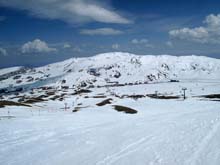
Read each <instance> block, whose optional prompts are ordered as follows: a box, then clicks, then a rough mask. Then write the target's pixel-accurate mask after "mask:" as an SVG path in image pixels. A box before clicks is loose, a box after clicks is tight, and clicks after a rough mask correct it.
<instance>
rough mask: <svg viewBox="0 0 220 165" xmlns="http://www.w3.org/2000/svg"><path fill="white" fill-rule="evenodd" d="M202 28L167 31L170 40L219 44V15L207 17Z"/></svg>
mask: <svg viewBox="0 0 220 165" xmlns="http://www.w3.org/2000/svg"><path fill="white" fill-rule="evenodd" d="M203 23H204V24H205V25H204V26H200V27H194V28H188V27H184V28H181V29H175V30H171V31H169V35H170V36H171V38H176V39H180V40H187V41H193V42H197V43H208V44H220V14H217V15H214V14H210V15H208V16H207V17H206V18H205V20H204V21H203Z"/></svg>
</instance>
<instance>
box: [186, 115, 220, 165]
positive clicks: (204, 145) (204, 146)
mask: <svg viewBox="0 0 220 165" xmlns="http://www.w3.org/2000/svg"><path fill="white" fill-rule="evenodd" d="M216 122H217V123H216V124H214V126H213V127H212V129H211V130H210V131H209V132H208V134H207V135H206V136H205V137H204V138H203V139H202V141H201V143H200V144H199V146H198V148H197V149H196V150H195V152H194V153H193V154H192V156H191V157H190V158H189V159H188V160H187V161H186V162H185V164H186V165H197V164H198V161H199V159H200V158H201V155H202V154H203V153H204V152H206V150H211V149H210V148H209V147H208V145H209V144H210V143H212V140H213V139H215V138H216V137H217V136H216V134H218V133H219V131H220V118H216ZM217 138H218V137H217ZM211 162H212V160H210V163H211Z"/></svg>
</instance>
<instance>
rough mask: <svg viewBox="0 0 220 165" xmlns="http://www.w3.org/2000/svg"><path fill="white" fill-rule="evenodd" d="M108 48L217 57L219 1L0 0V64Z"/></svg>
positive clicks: (49, 59)
mask: <svg viewBox="0 0 220 165" xmlns="http://www.w3.org/2000/svg"><path fill="white" fill-rule="evenodd" d="M110 51H123V52H130V53H135V54H141V55H147V54H155V55H158V54H171V55H191V54H196V55H205V56H210V57H215V58H220V1H219V0H179V1H176V0H136V1H133V0H105V1H103V0H102V1H101V0H38V1H35V0H29V1H27V0H0V67H8V66H16V65H25V66H39V65H44V64H48V63H52V62H55V61H60V60H64V59H67V58H71V57H84V56H91V55H95V54H97V53H103V52H110Z"/></svg>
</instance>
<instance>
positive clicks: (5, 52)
mask: <svg viewBox="0 0 220 165" xmlns="http://www.w3.org/2000/svg"><path fill="white" fill-rule="evenodd" d="M7 54H8V53H7V51H6V49H4V48H0V55H3V56H7Z"/></svg>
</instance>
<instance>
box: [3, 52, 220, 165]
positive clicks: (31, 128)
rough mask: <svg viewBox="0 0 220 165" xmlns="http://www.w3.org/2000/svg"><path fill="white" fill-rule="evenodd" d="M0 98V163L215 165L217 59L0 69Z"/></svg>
mask: <svg viewBox="0 0 220 165" xmlns="http://www.w3.org/2000/svg"><path fill="white" fill-rule="evenodd" d="M184 90H185V97H186V99H184V96H183V95H184ZM0 92H1V94H0V102H1V104H0V164H10V165H14V164H23V165H29V164H36V165H40V164H42V165H46V164H47V165H54V164H57V165H60V164H77V165H79V164H80V165H81V164H82V165H87V164H97V165H101V164H103V165H106V164H117V165H125V164H126V165H127V164H131V165H133V164H137V165H144V164H149V165H153V164H167V165H176V164H177V165H182V164H184V165H189V164H192V165H197V164H198V165H200V164H202V165H207V164H211V165H218V164H219V163H220V141H219V139H220V104H219V101H220V60H219V59H213V58H208V57H198V56H186V57H175V56H168V55H163V56H137V55H132V54H128V53H107V54H101V55H97V56H94V57H90V58H73V59H69V60H66V61H63V62H59V63H54V64H50V65H47V66H44V67H38V68H23V67H14V68H9V69H3V70H0ZM117 106H118V107H120V108H119V109H117V108H116V107H117ZM129 108H130V110H129ZM130 112H133V113H130Z"/></svg>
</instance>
